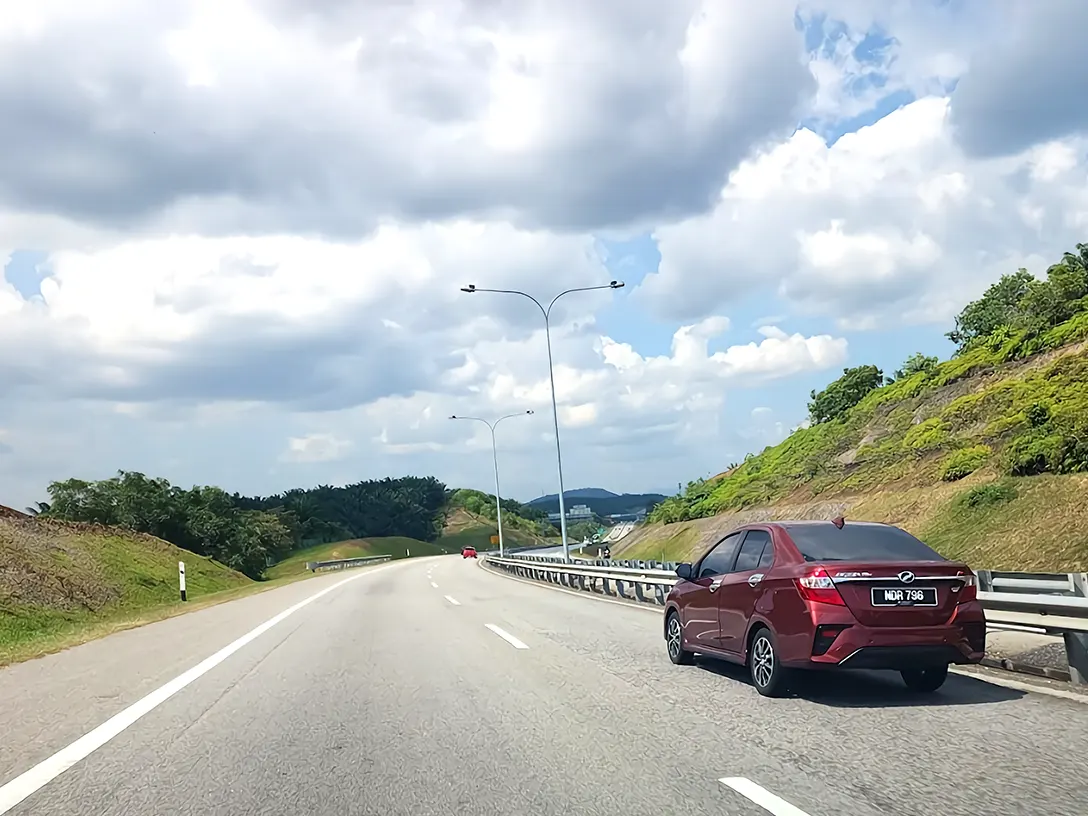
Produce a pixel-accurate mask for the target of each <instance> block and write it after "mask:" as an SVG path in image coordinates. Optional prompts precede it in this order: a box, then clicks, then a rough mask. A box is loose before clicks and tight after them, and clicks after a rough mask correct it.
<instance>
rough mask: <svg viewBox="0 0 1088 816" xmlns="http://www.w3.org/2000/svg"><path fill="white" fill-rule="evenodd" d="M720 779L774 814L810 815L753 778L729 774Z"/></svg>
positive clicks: (780, 815)
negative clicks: (758, 783)
mask: <svg viewBox="0 0 1088 816" xmlns="http://www.w3.org/2000/svg"><path fill="white" fill-rule="evenodd" d="M718 781H719V782H721V783H722V784H723V785H725V786H726V787H727V788H731V789H732V790H734V791H736V792H737V793H739V794H740V795H741V796H743V797H744V798H745V799H747V800H748V801H750V802H755V804H757V805H759V806H760V807H761V808H763V809H764V810H765V811H767V812H768V813H773V814H774V816H808V814H807V813H805V812H804V811H803V810H801V808H799V807H794V806H793V805H791V804H790V803H789V802H787V801H786V800H785V799H783V798H781V797H780V796H775V795H774V794H773V793H771V792H770V791H769V790H767V789H766V788H763V787H761V786H759V785H757V784H756V783H755V782H753V781H752V780H751V779H746V778H745V777H743V776H727V777H724V778H723V779H719V780H718Z"/></svg>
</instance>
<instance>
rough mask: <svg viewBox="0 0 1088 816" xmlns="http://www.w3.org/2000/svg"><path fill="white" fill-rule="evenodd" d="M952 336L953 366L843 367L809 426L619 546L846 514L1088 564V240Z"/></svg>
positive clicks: (959, 322)
mask: <svg viewBox="0 0 1088 816" xmlns="http://www.w3.org/2000/svg"><path fill="white" fill-rule="evenodd" d="M947 336H948V338H949V339H950V340H952V341H953V342H954V343H955V344H956V347H957V348H956V352H955V354H954V355H953V356H952V358H951V359H949V360H947V361H944V362H940V361H938V360H937V359H936V358H934V357H926V356H924V355H921V354H916V355H913V356H912V357H911V358H909V359H908V360H907V361H906V362H905V363H904V365H903V366H902V368H901V369H900V370H898V371H896V372H894V374H892V375H890V376H885V374H884V372H883V371H881V370H880V369H879V368H878V367H876V366H874V365H860V366H856V367H854V368H848V369H845V370H844V371H843V375H842V376H841V377H839V378H838V379H836V380H835V381H834V382H832V383H830V384H829V385H828V386H827V388H825V389H824V390H823V391H820V392H818V393H817V392H813V393H812V394H811V399H810V402H809V405H808V408H809V418H808V421H807V423H806V424H805V425H806V426H805V427H801V428H798V429H797V430H795V431H794V432H793V433H792V434H791V435H790V436H789V438H787V439H786V440H785V441H784V442H782V443H781V444H779V445H776V446H773V447H768V448H766V449H764V450H763V451H762V452H761V453H759V454H756V455H750V456H748V457H746V459H745V460H744V462H743V463H741V464H739V465H737V466H735V467H733V468H731V469H730V470H729V471H727V472H726V473H723V474H721V475H719V476H716V477H714V478H712V479H705V480H703V479H701V480H697V481H694V482H691V483H689V484H688V486H687V489H686V490H684V491H683V493H681V494H680V495H677V496H673V497H670V498H668V499H666V500H665V501H664V502H662V503H661V504H659V505H658V506H657V507H656V508H655V509H654V510H653V512H652V513H651V514H650V517H649V521H650V522H651V523H650V525H649V526H648V527H646V528H644V529H643V530H640V531H639V532H638V533H637V534H635V535H632V536H630V537H629V538H628V539H627V540H625V541H624V542H623V543H622V545H621V546H620V547H618V548H617V550H619V551H620V552H619V553H617V554H620V555H623V556H627V557H647V558H649V557H654V558H660V557H662V555H664V556H665V557H669V558H674V557H677V556H683V557H687V556H689V555H691V554H692V552H694V551H698V550H699V549H700V548H701V547H702V546H704V545H705V544H709V543H710V541H709V538H712V537H713V535H714V534H715V532H716V531H717V530H718V528H719V527H720V526H721V524H724V523H727V522H729V521H730V520H733V521H739V520H745V519H751V518H753V517H760V518H770V517H783V515H782V514H797V513H798V512H807V513H808V514H809V515H811V514H813V513H817V514H818V513H821V512H826V513H832V514H833V515H834V514H837V513H838V512H839V511H841V510H843V509H846V510H848V511H849V512H850V513H852V514H853V515H854V517H856V518H859V519H860V518H867V519H871V520H878V521H892V522H893V523H897V524H901V525H902V526H904V527H906V528H907V529H909V530H911V531H912V532H914V533H916V534H919V535H921V536H922V537H923V538H925V539H926V540H927V542H928V543H930V544H931V545H932V546H934V547H935V548H937V549H938V550H940V551H942V552H944V553H945V554H947V555H961V554H969V555H970V556H971V560H972V563H973V564H974V565H975V566H977V567H988V568H992V569H1001V568H1006V569H1009V568H1014V567H1018V568H1028V567H1030V568H1032V569H1054V570H1067V569H1078V570H1083V569H1085V568H1086V566H1088V528H1085V529H1081V525H1082V524H1083V522H1084V518H1083V517H1084V515H1085V513H1084V511H1082V510H1081V506H1082V505H1083V498H1082V497H1083V495H1084V494H1083V492H1079V491H1082V490H1083V488H1084V486H1085V480H1084V478H1082V477H1080V476H1078V474H1085V473H1088V245H1085V244H1080V245H1078V246H1077V249H1076V251H1075V252H1071V253H1066V255H1065V256H1064V257H1063V258H1062V259H1061V260H1060V261H1059V262H1058V263H1057V264H1055V265H1053V266H1052V267H1050V269H1048V270H1047V275H1046V279H1045V280H1038V279H1036V278H1034V277H1032V276H1031V275H1030V274H1029V273H1028V272H1027V271H1026V270H1023V269H1021V270H1019V271H1018V272H1016V273H1015V274H1010V275H1005V276H1003V277H1002V278H1001V280H999V281H998V282H997V283H995V284H994V285H993V286H991V287H990V288H989V289H988V290H987V291H986V292H985V293H984V294H983V296H982V297H981V298H980V299H979V300H977V301H974V302H972V303H969V304H968V305H967V306H966V307H965V308H964V310H963V311H962V312H961V313H960V314H959V316H958V317H957V318H956V321H955V328H954V329H953V330H952V331H950V332H949V333H948V335H947ZM1039 508H1046V512H1045V513H1042V515H1043V516H1045V518H1040V517H1039V515H1040V514H1039V512H1037V511H1039ZM833 515H828V516H826V517H827V518H832V517H833ZM710 519H718V520H719V522H720V523H711V522H710V521H709V520H710ZM703 520H707V521H705V522H703ZM700 522H702V523H700ZM1029 525H1030V526H1029ZM688 530H690V531H688Z"/></svg>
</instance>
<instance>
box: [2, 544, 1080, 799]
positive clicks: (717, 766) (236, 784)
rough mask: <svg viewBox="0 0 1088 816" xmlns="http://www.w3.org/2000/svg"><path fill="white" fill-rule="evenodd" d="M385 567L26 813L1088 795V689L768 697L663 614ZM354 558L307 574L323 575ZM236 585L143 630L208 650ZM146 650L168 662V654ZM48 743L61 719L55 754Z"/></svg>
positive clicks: (57, 785) (301, 615) (428, 565)
mask: <svg viewBox="0 0 1088 816" xmlns="http://www.w3.org/2000/svg"><path fill="white" fill-rule="evenodd" d="M372 569H373V570H374V571H373V574H371V575H364V576H361V577H360V578H359V579H358V580H353V581H352V582H351V583H348V584H345V585H344V586H342V587H339V588H337V589H335V590H333V591H331V592H329V593H328V594H327V595H325V596H323V597H321V598H320V599H318V600H316V601H314V602H313V603H312V604H310V605H309V606H307V607H305V608H304V609H301V610H300V611H298V612H297V613H296V614H295V615H293V616H292V617H291V618H289V619H288V620H286V621H284V622H283V623H282V624H280V625H279V626H277V627H275V628H273V629H271V630H270V631H268V632H267V633H265V634H263V635H261V636H260V637H259V638H258V639H256V640H254V641H253V642H252V643H249V644H248V645H246V646H244V647H243V648H241V649H239V650H238V651H237V652H236V653H235V654H233V655H232V656H230V657H229V658H227V659H226V660H224V661H223V662H222V663H221V664H219V665H218V666H216V667H215V668H213V669H211V670H210V671H208V672H207V674H204V675H203V676H201V677H200V678H198V679H196V680H195V681H194V682H192V684H190V685H189V686H187V687H185V688H184V689H182V690H181V691H179V692H177V694H175V695H174V696H172V697H170V698H169V699H168V700H166V702H164V703H162V705H160V706H159V707H157V708H155V709H154V710H152V711H151V712H150V713H148V714H147V715H146V716H144V717H143V718H142V719H140V720H138V721H137V722H135V723H134V724H133V725H131V726H130V727H129V728H127V729H126V730H124V731H122V732H121V733H120V734H118V735H117V736H116V737H114V738H113V740H111V741H110V742H108V743H106V744H105V745H103V746H102V747H101V748H99V749H98V750H97V751H95V752H94V753H92V754H91V755H90V756H88V757H87V758H86V759H84V760H83V761H82V762H80V763H78V764H76V765H75V766H74V767H72V768H71V769H70V770H68V771H66V772H65V773H63V774H62V775H60V776H59V777H57V778H56V779H55V780H53V781H52V782H51V783H49V784H48V785H46V786H45V787H43V788H42V789H41V790H39V791H38V792H37V793H35V794H33V795H32V796H31V797H30V798H28V799H27V800H25V801H24V802H23V803H22V804H20V805H18V806H16V807H15V808H14V809H13V810H11V811H9V812H10V813H13V814H20V816H22V815H23V814H31V813H33V814H76V813H79V814H82V813H102V814H114V813H116V814H121V813H140V814H157V813H171V814H173V813H182V814H188V813H192V814H197V813H199V814H219V813H222V814H228V813H229V814H249V813H254V814H256V813H261V814H280V813H283V814H288V813H292V814H293V813H298V814H303V813H305V814H310V813H313V814H347V813H351V814H402V813H403V814H408V813H412V814H430V813H434V814H439V813H441V814H453V813H466V814H469V813H480V814H492V813H494V814H521V813H525V814H529V813H532V814H560V813H562V814H566V813H572V812H575V813H581V812H585V813H597V812H601V813H605V812H607V813H615V812H666V813H679V812H683V813H691V814H703V813H707V814H710V813H713V814H745V815H747V816H751V815H752V814H757V813H765V812H766V811H765V810H763V809H761V808H759V807H757V806H756V805H755V804H753V803H752V802H750V801H749V800H748V799H746V798H745V797H744V796H743V795H741V794H740V793H737V792H735V791H734V790H732V789H729V788H727V787H726V786H725V785H723V784H721V783H720V782H718V780H719V779H720V778H723V777H741V778H745V779H749V780H753V781H754V782H756V783H758V784H759V785H761V786H762V787H763V788H764V789H767V790H770V791H772V792H773V793H775V794H777V795H778V796H781V797H784V798H785V799H786V800H788V801H789V802H791V803H793V804H794V805H795V806H797V807H798V808H800V809H801V810H802V811H803V812H805V813H808V814H810V816H818V815H819V814H831V813H842V814H858V816H864V815H865V814H878V813H879V814H903V816H908V814H909V816H916V814H918V813H921V812H925V811H930V810H931V811H935V812H941V813H943V814H973V815H977V814H978V813H979V812H981V810H985V811H986V812H987V813H990V814H1004V813H1009V814H1013V813H1015V814H1019V815H1020V816H1025V815H1026V814H1044V813H1045V814H1048V816H1055V814H1074V813H1077V814H1080V813H1083V802H1085V801H1088V788H1086V787H1085V783H1084V782H1083V781H1082V780H1083V774H1082V765H1083V756H1084V748H1085V747H1086V746H1085V737H1084V735H1085V734H1086V733H1088V728H1086V727H1085V726H1086V725H1088V707H1084V706H1081V705H1078V704H1076V703H1072V702H1067V701H1063V700H1056V699H1052V698H1048V697H1043V696H1039V695H1031V694H1022V693H1019V692H1012V691H1008V690H1005V689H1000V688H997V687H994V686H990V685H987V684H984V683H981V682H978V681H974V680H970V679H966V678H954V679H953V680H951V681H950V682H949V684H948V686H947V687H946V690H945V691H944V692H943V693H941V694H940V695H939V696H938V697H936V698H934V699H932V700H928V701H927V700H924V699H919V698H916V697H913V696H912V695H909V694H908V693H906V692H905V691H904V690H902V688H901V686H899V685H898V683H897V681H896V680H892V681H891V682H879V681H874V680H871V679H868V678H865V679H862V680H857V679H848V678H841V679H840V678H835V679H833V680H831V679H828V678H825V682H823V683H820V684H817V685H816V686H815V687H813V688H812V689H810V690H809V691H808V692H807V694H806V696H804V697H799V698H795V699H785V700H764V699H762V698H760V697H758V695H756V693H755V692H754V691H753V690H752V689H751V688H750V687H749V686H748V685H747V684H746V683H744V682H743V681H742V680H740V679H738V677H739V672H737V671H735V670H732V669H730V668H727V667H723V666H720V665H715V664H703V665H697V666H693V667H682V668H681V667H674V666H672V665H671V664H670V663H669V662H668V660H667V657H666V656H665V652H664V644H663V642H662V640H661V635H660V616H659V614H655V613H651V612H648V611H646V610H643V609H637V608H630V607H627V606H622V605H619V604H609V603H604V602H601V601H596V600H593V599H590V598H585V597H579V596H570V595H568V594H566V593H562V592H559V591H556V590H551V589H546V588H543V587H540V586H537V585H530V584H525V583H521V582H518V581H514V580H512V579H509V578H506V577H503V576H497V575H492V574H489V573H487V572H485V571H483V570H482V569H480V568H478V566H477V565H476V563H475V562H472V561H462V560H461V559H460V558H456V557H454V558H438V559H428V560H426V561H423V560H421V561H417V562H401V563H399V564H396V565H393V566H391V567H388V568H385V569H384V570H378V569H375V568H372ZM342 578H343V575H342V574H341V575H338V576H335V578H334V577H332V576H330V577H322V578H317V579H313V580H311V581H306V582H302V583H301V584H298V585H294V586H293V587H288V588H284V589H290V590H291V592H292V593H299V592H300V590H297V589H295V587H299V588H305V591H303V592H301V594H307V593H309V594H312V592H313V591H316V589H317V588H319V585H320V586H326V585H331V583H333V582H334V581H338V580H341V579H342ZM282 591H283V590H277V591H275V592H272V593H267V595H270V596H271V595H275V594H276V593H278V592H282ZM258 597H260V596H258ZM295 598H296V595H295V594H292V595H291V598H286V597H284V598H281V599H279V601H280V603H282V604H283V605H284V606H286V605H288V604H287V602H288V601H291V602H293V601H294V599H295ZM253 600H256V599H247V602H248V601H253ZM272 600H275V599H272ZM262 603H268V599H266V600H265V601H262ZM232 606H235V605H234V604H231V605H227V606H224V607H217V608H216V609H219V610H221V611H220V612H219V613H218V614H221V615H223V616H224V619H225V620H229V621H235V623H234V629H233V630H232V631H231V632H223V633H222V634H221V635H220V636H219V637H218V638H210V636H209V634H208V632H209V630H210V629H214V626H213V624H214V623H215V621H214V620H212V619H206V620H204V621H197V622H195V623H193V624H189V625H186V624H185V623H184V621H185V620H186V618H195V617H196V615H206V613H209V612H212V610H204V611H202V612H200V613H196V614H195V615H190V616H185V618H180V619H175V620H174V621H168V622H164V624H154V625H152V626H148V627H144V628H143V629H141V630H139V631H140V632H141V633H142V635H141V636H142V637H143V638H145V643H148V644H149V643H153V642H157V641H158V640H161V638H162V637H163V636H165V634H166V632H165V630H164V631H162V632H160V633H156V632H155V629H156V628H157V627H162V626H164V625H165V624H172V625H174V626H175V628H174V629H172V630H170V631H169V635H170V637H171V638H173V639H174V643H175V646H176V648H178V649H180V650H182V651H186V650H188V651H192V650H193V649H194V648H195V650H196V651H197V652H199V653H200V654H199V655H198V656H196V657H195V659H194V660H193V661H192V662H194V663H195V662H196V661H197V660H199V659H200V658H201V657H205V656H207V654H210V653H211V652H213V651H214V650H215V649H216V648H219V647H220V646H222V645H223V643H225V642H228V641H229V640H230V639H231V637H232V636H236V634H235V632H236V630H237V629H239V628H244V626H245V625H246V623H249V622H251V621H252V619H253V618H254V617H260V615H259V614H254V613H255V610H253V609H250V610H248V611H246V612H245V614H242V613H239V612H237V611H235V610H231V608H230V607H232ZM261 611H262V613H263V612H269V613H270V614H275V611H278V610H272V609H270V608H262V610H261ZM241 619H245V623H243V622H242V620H241ZM179 621H181V622H182V623H180V624H179V623H178V622H179ZM258 622H259V621H258ZM198 624H199V625H198ZM190 625H191V626H192V627H193V629H192V634H193V639H194V640H200V639H210V640H211V641H214V642H209V643H208V644H207V646H206V648H204V649H203V650H201V648H200V646H201V644H200V643H196V644H195V647H194V644H193V643H190V642H189V641H188V640H187V639H186V631H187V629H188V627H189V626H190ZM225 628H230V627H225ZM125 634H126V635H130V636H131V635H132V634H133V633H125ZM115 637H119V636H115ZM111 640H113V638H107V639H106V640H104V641H100V642H98V643H96V644H88V645H87V646H86V647H81V649H82V650H87V651H88V654H89V653H90V652H93V655H91V657H87V658H83V657H82V656H81V655H80V654H79V653H80V651H81V649H76V650H71V651H70V652H68V653H66V654H64V655H57V656H55V658H58V659H64V660H69V661H71V660H74V659H76V658H79V659H80V660H82V661H84V664H86V665H90V664H92V663H94V660H95V659H101V658H102V656H103V655H104V654H108V653H109V652H110V651H112V650H111V649H108V648H106V647H108V646H109V645H110V644H109V641H111ZM521 647H524V648H521ZM73 655H74V656H75V657H72V656H73ZM39 662H40V663H44V661H39ZM62 662H63V661H62V660H55V661H54V666H53V668H55V669H58V670H59V669H61V668H63V666H62V665H61V663H62ZM139 664H140V658H139V655H138V654H137V653H135V652H133V653H128V654H126V661H125V665H124V666H122V665H120V664H115V665H116V670H117V671H119V672H122V673H124V672H127V673H128V674H127V677H128V680H127V681H126V682H129V683H131V682H134V681H133V680H132V678H133V677H134V676H138V675H140V674H141V670H139V669H137V668H135V667H136V666H138V665H139ZM28 665H29V664H28ZM21 668H23V669H24V671H25V667H14V669H12V670H8V671H5V672H0V692H3V691H10V690H12V688H13V684H12V681H11V680H10V678H11V676H12V674H11V672H14V670H15V669H21ZM176 668H177V667H176V666H173V667H172V668H171V671H173V670H174V669H176ZM181 668H182V669H184V668H185V667H184V666H183V667H181ZM142 672H143V673H144V674H155V675H156V677H157V678H158V679H161V678H162V677H163V676H164V674H169V672H165V673H164V672H162V671H158V670H157V669H154V668H153V667H152V666H151V665H149V664H146V663H145V664H143V668H142ZM52 676H54V677H55V678H56V679H55V681H54V684H53V686H52V692H53V693H59V692H61V691H63V687H64V684H65V683H68V684H70V685H71V689H70V691H71V693H72V694H76V692H75V691H72V689H76V688H78V680H74V679H72V678H71V677H69V678H67V679H65V678H63V677H61V676H60V674H59V672H58V673H54V675H52ZM167 679H169V678H167ZM94 682H95V681H91V684H92V685H94ZM147 682H149V681H147ZM133 696H134V695H133V693H131V692H129V693H128V694H127V696H125V695H122V697H124V699H118V700H115V701H113V705H112V710H111V709H110V706H109V705H106V704H103V706H104V708H102V709H100V710H99V711H98V712H97V716H100V717H101V716H103V715H104V716H109V714H111V713H114V712H115V711H116V710H119V709H120V708H122V707H123V705H124V704H125V703H127V702H128V701H129V700H130V699H132V698H133ZM135 696H138V695H135ZM85 697H86V695H84V698H85ZM84 698H78V695H77V699H75V700H73V699H68V700H65V699H63V698H62V699H53V698H52V697H51V698H50V699H49V700H42V699H40V698H38V699H36V700H34V698H33V694H32V693H31V692H24V696H23V699H24V700H26V701H31V700H33V701H34V702H36V703H37V704H38V705H39V706H40V707H41V708H42V709H43V710H42V711H41V712H40V714H39V713H34V714H30V713H27V712H26V711H25V709H24V714H23V718H24V720H31V719H35V718H41V719H43V720H44V721H45V722H53V723H56V722H60V721H62V720H63V717H62V716H61V715H60V714H58V713H57V712H64V711H65V710H69V711H70V710H71V709H73V708H75V707H76V706H77V704H78V703H79V702H80V700H81V699H84ZM107 710H109V713H106V711H107ZM0 716H9V721H8V724H11V722H12V721H11V720H10V715H0ZM4 724H5V723H3V722H0V726H2V725H4ZM14 724H15V725H18V723H17V722H16V723H14ZM11 733H12V734H13V735H14V736H15V737H16V744H15V745H14V751H13V750H12V745H9V744H8V742H9V740H7V739H5V740H4V743H5V750H7V751H8V754H7V755H6V756H8V757H9V759H8V761H7V762H6V765H5V766H4V775H2V776H0V784H2V783H3V782H6V781H8V779H10V778H11V776H12V775H13V774H14V773H15V772H18V770H23V769H24V767H25V766H28V765H29V764H32V762H31V760H30V759H29V758H26V759H24V760H23V765H22V766H21V767H19V768H18V769H16V770H13V769H12V766H11V761H10V756H11V755H13V754H17V753H18V752H19V748H20V746H19V744H18V740H19V739H23V738H25V737H26V736H27V735H29V734H33V733H37V732H35V731H34V729H32V728H31V729H28V728H27V727H25V723H24V725H23V726H19V727H18V728H16V730H15V731H13V732H11ZM20 735H22V736H20ZM5 736H7V733H6V732H5ZM45 742H48V740H47V739H44V738H40V733H39V739H38V741H37V742H34V743H33V745H32V750H31V752H30V753H32V754H34V757H33V761H38V760H39V759H40V758H42V757H41V753H42V750H43V746H44V743H45ZM57 747H60V746H55V747H53V748H52V750H56V748H57ZM2 790H3V788H2V787H0V792H2ZM757 794H758V790H757Z"/></svg>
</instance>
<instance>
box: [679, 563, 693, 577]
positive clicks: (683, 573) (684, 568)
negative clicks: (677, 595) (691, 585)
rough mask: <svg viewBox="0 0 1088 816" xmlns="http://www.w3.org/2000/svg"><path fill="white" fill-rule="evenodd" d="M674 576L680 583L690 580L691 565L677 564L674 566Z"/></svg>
mask: <svg viewBox="0 0 1088 816" xmlns="http://www.w3.org/2000/svg"><path fill="white" fill-rule="evenodd" d="M676 575H677V577H678V578H680V580H682V581H690V580H691V564H678V565H677V566H676Z"/></svg>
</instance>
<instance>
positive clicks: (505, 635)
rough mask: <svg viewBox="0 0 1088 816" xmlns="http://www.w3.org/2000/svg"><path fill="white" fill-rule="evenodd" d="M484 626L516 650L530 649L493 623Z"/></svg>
mask: <svg viewBox="0 0 1088 816" xmlns="http://www.w3.org/2000/svg"><path fill="white" fill-rule="evenodd" d="M484 626H486V627H487V628H488V629H490V630H491V631H492V632H494V633H495V634H496V635H498V636H499V637H501V638H502V639H503V640H505V641H506V642H507V643H509V644H510V645H511V646H513V647H514V648H515V649H528V648H529V647H528V646H526V645H525V644H524V643H522V642H521V641H520V640H518V639H517V638H516V637H514V636H513V635H511V634H510V633H509V632H507V631H506V630H505V629H500V628H499V627H498V626H496V625H495V624H493V623H485V624H484Z"/></svg>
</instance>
